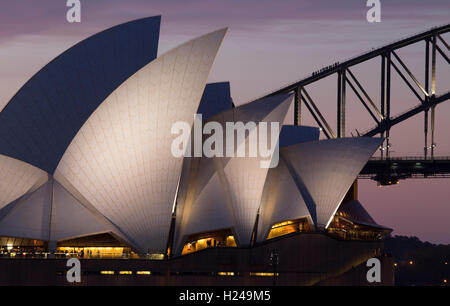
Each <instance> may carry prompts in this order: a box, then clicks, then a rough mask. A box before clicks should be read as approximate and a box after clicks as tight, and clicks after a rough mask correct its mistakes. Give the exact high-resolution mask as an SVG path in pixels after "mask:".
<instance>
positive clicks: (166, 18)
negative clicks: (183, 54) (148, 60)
mask: <svg viewBox="0 0 450 306" xmlns="http://www.w3.org/2000/svg"><path fill="white" fill-rule="evenodd" d="M365 2H366V1H356V0H348V1H331V0H329V1H325V0H316V1H299V0H277V1H273V0H246V1H242V0H239V1H238V0H227V1H225V0H222V1H214V0H189V1H185V0H183V1H182V0H164V1H163V0H160V1H153V0H151V1H148V0H145V1H144V0H128V1H119V0H96V1H91V0H89V1H88V0H81V3H82V22H81V23H80V24H69V23H67V21H66V19H65V14H66V10H67V8H66V7H65V1H61V0H40V1H32V0H15V1H8V2H7V3H2V5H1V10H0V67H1V70H0V108H1V107H3V106H4V105H5V104H6V103H7V102H8V101H9V99H10V98H11V97H12V96H13V95H14V93H15V92H16V91H17V90H18V89H19V88H20V87H21V86H22V85H23V84H24V82H25V81H26V80H27V79H29V78H30V77H31V76H32V75H33V74H34V73H36V72H37V71H38V70H39V69H40V68H41V67H42V66H44V65H45V64H46V63H47V62H49V61H50V60H51V59H52V58H54V57H55V56H57V55H58V54H59V53H61V52H62V51H64V50H65V49H67V48H68V47H70V46H71V45H73V44H75V43H76V42H78V41H80V40H81V39H83V38H86V37H88V36H90V35H92V34H94V33H96V32H98V31H100V30H103V29H105V28H108V27H110V26H113V25H116V24H119V23H122V22H125V21H129V20H133V19H137V18H141V17H148V16H154V15H162V25H161V37H160V49H159V53H160V54H161V53H162V52H164V51H167V50H168V49H170V48H172V47H174V46H176V45H178V44H180V43H182V42H184V41H186V40H188V39H190V38H193V37H195V36H198V35H201V34H204V33H206V32H210V31H213V30H216V29H218V28H222V27H224V26H228V27H229V29H230V31H229V34H228V36H227V37H226V39H225V42H224V44H223V45H222V49H221V50H220V53H219V55H218V57H217V60H216V63H215V66H214V68H213V71H212V73H211V76H210V81H211V82H214V81H230V82H231V88H232V97H233V99H234V101H235V103H236V104H238V105H239V104H242V103H245V102H248V101H251V100H252V99H254V98H256V97H259V96H261V95H263V94H264V93H268V92H270V91H272V90H274V89H276V88H278V87H281V86H283V85H286V84H289V83H291V82H294V81H296V80H298V79H300V78H302V77H304V76H306V75H308V74H310V73H311V72H312V71H315V70H318V69H320V68H321V67H323V66H327V65H329V64H332V63H334V62H336V61H343V60H345V59H346V58H349V57H352V56H355V55H358V54H360V53H362V52H364V51H367V50H369V49H371V48H373V47H377V46H380V45H383V44H386V43H389V42H392V41H395V40H398V39H400V38H402V37H405V36H409V35H411V34H414V33H417V32H422V31H425V30H427V29H429V28H431V27H433V26H438V25H442V24H445V23H448V22H449V16H450V3H449V2H448V0H431V1H421V0H420V1H419V0H411V1H401V0H394V1H393V0H389V1H387V0H381V6H382V11H381V19H382V22H381V23H368V22H367V21H366V17H365V16H366V11H367V9H368V8H367V7H366V6H365ZM38 3H39V4H38ZM444 37H445V38H446V39H447V42H450V35H448V34H446V35H445V36H444ZM398 54H399V55H400V56H401V57H402V59H403V60H404V62H406V63H407V64H408V65H409V66H410V69H411V70H412V72H413V73H414V74H415V75H416V76H417V77H418V79H419V80H423V74H424V72H423V71H424V70H423V67H424V62H423V54H424V44H423V43H422V44H417V45H416V46H414V47H411V48H408V49H404V50H401V51H399V52H398ZM352 71H353V72H354V73H355V74H356V75H357V77H358V78H359V79H360V81H361V82H362V83H363V84H364V86H366V88H367V89H368V91H369V94H370V95H371V96H372V97H373V99H374V100H375V101H377V98H378V97H379V59H376V60H375V61H371V62H368V63H365V64H364V65H361V66H358V67H355V68H353V69H352ZM393 74H395V72H393ZM437 76H438V81H437V94H439V93H441V92H445V91H448V90H449V88H448V85H447V84H448V80H449V77H450V69H449V65H447V64H446V63H445V61H444V60H443V59H442V58H440V57H439V56H438V68H437ZM335 91H336V80H335V79H334V78H333V79H329V80H324V81H323V82H321V83H320V84H317V85H314V86H311V87H310V88H309V92H310V94H311V95H312V96H313V98H314V99H315V100H317V104H318V105H319V107H320V108H321V110H323V112H324V113H325V116H326V117H327V120H329V122H330V123H331V124H332V125H333V127H334V126H335V112H336V111H335V104H336V103H335ZM348 92H350V89H348ZM356 99H357V98H356V97H355V96H354V95H352V94H348V102H347V105H348V106H349V109H348V113H347V116H348V117H347V125H348V134H349V133H350V132H354V131H355V128H357V129H358V130H359V131H362V130H365V129H367V128H370V127H372V126H373V122H372V121H371V118H370V117H369V116H368V115H367V114H366V113H365V112H364V110H363V108H362V106H360V105H359V104H358V102H357V100H356ZM417 103H418V101H417V100H415V97H414V96H413V95H412V94H411V93H409V92H408V89H407V88H406V86H405V85H404V84H402V81H401V80H400V79H399V78H398V77H397V76H394V77H393V93H392V112H393V114H396V113H399V112H401V111H403V110H406V109H408V108H410V107H412V106H414V105H416V104H417ZM437 110H438V111H437V115H436V126H437V133H436V142H437V145H438V146H437V151H436V152H437V153H436V154H437V155H446V156H450V141H449V140H448V138H449V136H448V135H449V133H448V131H449V130H450V120H449V116H450V102H447V103H444V104H442V105H440V106H439V107H438V108H437ZM291 119H292V118H291V117H290V118H289V122H292V120H291ZM303 123H304V124H310V125H312V124H313V121H312V120H311V118H310V117H309V116H308V115H306V116H305V118H304V121H303ZM391 135H392V144H393V150H394V151H395V152H394V154H397V155H405V154H406V155H418V154H421V153H422V152H423V137H422V135H423V116H421V115H419V116H417V117H415V118H413V119H410V120H408V121H407V122H405V123H404V124H401V125H399V126H398V127H395V128H394V129H393V130H392V132H391ZM359 186H360V200H361V202H362V203H363V204H364V205H365V206H366V208H367V210H368V211H369V212H370V213H371V214H372V215H373V217H374V218H375V220H376V221H377V222H379V223H381V224H384V225H386V226H389V227H392V228H394V234H402V235H414V236H418V237H419V238H421V239H422V240H428V241H430V242H437V243H446V244H448V243H450V222H448V219H449V218H450V200H449V199H450V188H449V187H450V180H437V179H429V180H409V181H402V182H401V183H400V185H397V186H394V187H384V188H378V187H376V184H375V182H373V181H368V180H365V181H361V182H360V185H359Z"/></svg>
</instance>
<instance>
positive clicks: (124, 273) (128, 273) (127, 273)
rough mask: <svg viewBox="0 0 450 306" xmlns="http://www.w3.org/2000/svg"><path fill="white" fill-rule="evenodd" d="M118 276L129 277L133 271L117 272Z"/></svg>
mask: <svg viewBox="0 0 450 306" xmlns="http://www.w3.org/2000/svg"><path fill="white" fill-rule="evenodd" d="M119 274H120V275H130V274H133V271H119Z"/></svg>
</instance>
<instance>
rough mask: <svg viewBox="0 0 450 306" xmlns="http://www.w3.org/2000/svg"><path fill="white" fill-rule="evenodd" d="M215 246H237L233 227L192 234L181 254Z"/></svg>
mask: <svg viewBox="0 0 450 306" xmlns="http://www.w3.org/2000/svg"><path fill="white" fill-rule="evenodd" d="M214 247H237V244H236V241H235V239H234V236H233V234H232V232H231V229H225V230H218V231H214V232H207V233H201V234H195V235H192V236H190V237H189V238H188V242H187V243H186V244H185V245H184V247H183V250H182V251H181V254H182V255H185V254H189V253H193V252H197V251H200V250H203V249H207V248H214Z"/></svg>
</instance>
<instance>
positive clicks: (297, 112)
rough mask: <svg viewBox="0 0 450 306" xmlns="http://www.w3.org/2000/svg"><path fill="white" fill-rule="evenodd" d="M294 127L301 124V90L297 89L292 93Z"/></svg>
mask: <svg viewBox="0 0 450 306" xmlns="http://www.w3.org/2000/svg"><path fill="white" fill-rule="evenodd" d="M294 94H295V101H294V125H301V124H302V88H301V87H297V88H296V89H295V91H294Z"/></svg>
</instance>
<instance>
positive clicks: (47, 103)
mask: <svg viewBox="0 0 450 306" xmlns="http://www.w3.org/2000/svg"><path fill="white" fill-rule="evenodd" d="M159 28H160V17H151V18H145V19H140V20H136V21H132V22H129V23H125V24H122V25H119V26H116V27H113V28H110V29H108V30H105V31H103V32H101V33H98V34H96V35H94V36H92V37H90V38H88V39H86V40H84V41H82V42H80V43H78V44H76V45H75V46H73V47H71V48H70V49H68V50H67V51H65V52H64V53H62V54H61V55H59V56H58V57H56V58H55V59H54V60H53V61H51V62H50V63H49V64H47V65H46V66H45V67H43V68H42V69H41V70H40V71H39V72H37V73H36V74H35V75H34V76H33V77H32V78H31V79H30V80H28V82H26V84H25V85H24V86H23V87H22V88H21V89H20V90H19V91H18V92H17V93H16V95H15V96H14V97H13V98H12V99H11V100H10V101H9V103H8V104H7V105H6V106H5V107H4V108H3V110H2V111H1V113H0V133H1V137H0V174H1V175H0V178H1V179H0V253H1V255H0V256H1V257H2V258H1V259H0V270H1V271H2V273H0V274H1V275H0V283H2V284H5V283H9V284H64V282H65V281H66V278H65V274H64V273H65V271H66V270H67V268H66V266H65V264H66V260H67V258H70V257H78V258H80V259H81V262H82V270H83V275H82V283H84V284H96V283H102V284H116V283H121V284H123V283H127V284H144V283H145V284H153V285H180V284H182V285H183V284H184V285H186V284H190V285H207V284H213V285H220V284H228V285H229V284H232V285H233V284H234V285H268V284H272V282H274V281H275V282H276V283H277V284H280V285H283V284H288V285H296V284H300V285H327V284H356V283H361V284H364V282H365V281H366V280H365V275H366V270H367V269H366V267H365V263H366V261H367V260H368V259H369V258H372V257H378V258H379V259H380V260H381V262H382V265H383V269H382V270H383V281H384V282H385V283H389V282H392V271H391V268H392V262H391V261H390V257H388V256H386V255H385V254H384V251H383V238H384V237H385V236H386V235H387V234H388V233H390V231H391V230H390V229H389V228H386V227H383V226H381V225H379V224H377V223H376V222H375V221H374V220H373V218H372V217H371V216H370V215H369V214H368V213H367V211H366V210H365V209H364V208H363V207H362V205H361V203H360V202H359V201H358V199H357V184H356V180H357V176H358V174H359V172H360V171H361V169H362V168H363V166H364V165H365V164H366V162H367V160H368V159H369V158H370V157H371V156H372V154H373V153H374V152H375V150H376V149H377V148H378V147H379V145H380V142H381V140H380V139H377V138H359V137H354V138H340V139H331V140H319V133H320V131H319V129H318V128H315V127H307V126H294V125H283V123H284V122H285V117H286V114H287V112H288V109H289V107H290V105H291V103H292V102H293V101H292V100H293V97H292V96H290V95H280V96H274V97H270V98H265V99H259V100H255V101H254V102H251V103H248V104H244V105H240V106H235V105H234V104H233V101H232V99H231V93H230V85H229V83H227V82H223V83H213V84H206V82H207V79H208V75H209V72H210V70H211V68H212V66H213V63H214V60H215V57H216V55H217V53H218V51H219V48H220V46H221V44H222V41H223V39H224V37H225V35H226V32H227V30H226V29H222V30H218V31H215V32H212V33H209V34H206V35H203V36H200V37H198V38H196V39H193V40H191V41H188V42H186V43H183V44H181V45H179V46H178V47H176V48H174V49H172V50H171V51H169V52H167V53H165V54H162V55H158V56H157V53H158V52H157V51H158V40H159ZM195 114H202V117H203V120H204V122H212V121H214V122H217V123H219V124H222V125H223V126H225V124H226V123H228V122H234V123H236V122H243V123H244V124H246V123H248V122H256V123H257V125H260V124H261V123H263V122H265V123H273V122H276V123H279V124H280V126H281V125H283V126H282V128H281V129H280V132H279V134H278V135H276V136H277V139H276V142H277V143H278V146H279V158H278V164H277V166H276V167H273V168H262V167H260V161H261V157H258V156H251V157H223V156H213V157H205V156H200V157H181V158H180V157H175V156H173V154H172V153H171V146H172V142H173V139H174V135H173V134H172V133H171V127H172V126H173V124H174V123H175V122H189V123H190V124H192V123H193V120H194V115H195ZM272 140H273V139H272ZM248 142H249V135H247V136H246V138H245V139H244V141H243V142H241V143H238V144H237V146H238V147H239V146H244V147H245V146H246V145H248ZM271 158H274V157H273V156H271ZM31 267H33V271H35V273H36V275H37V274H39V277H35V276H34V275H33V273H32V272H30V271H31ZM12 275H14V277H13V276H12ZM17 275H21V276H17Z"/></svg>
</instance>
